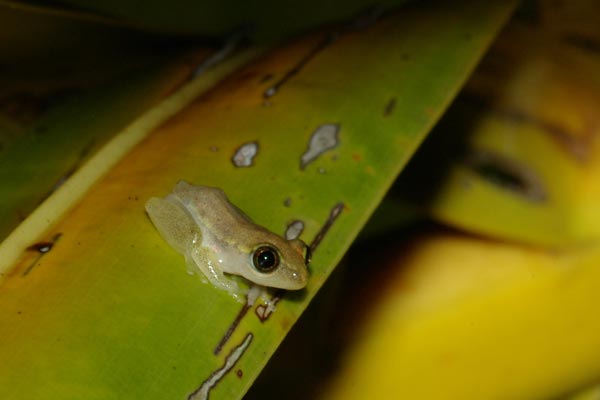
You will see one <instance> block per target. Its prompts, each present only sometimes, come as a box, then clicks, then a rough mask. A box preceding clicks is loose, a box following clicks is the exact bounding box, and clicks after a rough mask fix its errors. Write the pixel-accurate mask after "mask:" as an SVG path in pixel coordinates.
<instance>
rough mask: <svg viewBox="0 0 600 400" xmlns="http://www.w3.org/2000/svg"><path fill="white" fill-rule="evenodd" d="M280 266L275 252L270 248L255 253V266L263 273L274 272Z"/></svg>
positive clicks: (260, 249) (259, 249) (261, 248)
mask: <svg viewBox="0 0 600 400" xmlns="http://www.w3.org/2000/svg"><path fill="white" fill-rule="evenodd" d="M278 264H279V260H278V256H277V253H276V252H275V250H273V249H272V248H270V247H267V246H265V247H260V248H258V249H257V250H256V251H255V252H254V266H255V267H256V269H258V270H259V271H261V272H268V271H271V270H273V269H274V268H275V267H277V265H278Z"/></svg>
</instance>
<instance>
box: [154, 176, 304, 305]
mask: <svg viewBox="0 0 600 400" xmlns="http://www.w3.org/2000/svg"><path fill="white" fill-rule="evenodd" d="M146 211H147V212H148V215H149V216H150V219H151V220H152V223H153V224H154V226H155V227H156V229H157V230H158V232H159V233H160V234H161V236H162V237H163V238H164V239H165V240H166V241H167V243H169V244H170V245H171V246H172V247H173V248H174V249H175V250H176V251H177V252H179V253H181V254H183V255H184V256H185V258H186V261H187V264H188V268H190V272H192V273H193V272H195V271H196V270H197V269H199V270H200V271H202V273H203V274H204V276H205V277H206V278H207V279H208V280H209V281H210V282H211V283H212V284H213V285H214V286H216V287H218V288H220V289H223V290H227V291H228V292H229V293H231V294H232V295H233V296H234V297H235V298H236V299H238V300H240V299H241V297H242V296H241V295H243V294H246V291H245V290H242V289H240V288H239V287H238V285H237V283H236V282H235V281H234V280H233V279H231V278H230V277H229V276H227V275H226V274H232V275H238V276H242V277H244V278H246V279H247V280H249V281H250V282H252V283H255V284H257V285H261V286H266V287H272V288H278V289H288V290H298V289H302V288H304V287H305V286H306V283H307V280H308V270H307V265H308V262H309V261H310V250H309V248H308V246H306V244H305V243H304V242H302V241H301V240H299V239H294V240H286V239H284V238H282V237H280V236H278V235H276V234H275V233H273V232H270V231H268V230H267V229H265V228H263V227H261V226H259V225H256V224H255V223H254V222H252V221H251V220H250V218H248V216H246V215H245V214H244V213H243V212H242V211H241V210H240V209H238V208H237V207H236V206H234V205H233V204H231V203H230V202H229V200H228V199H227V196H226V195H225V193H224V192H223V191H222V190H221V189H219V188H214V187H209V186H200V185H198V186H195V185H191V184H189V183H187V182H185V181H179V182H178V183H177V184H176V185H175V188H174V189H173V192H172V193H170V194H168V195H167V196H166V197H165V198H164V199H161V198H157V197H153V198H151V199H150V200H148V202H147V203H146Z"/></svg>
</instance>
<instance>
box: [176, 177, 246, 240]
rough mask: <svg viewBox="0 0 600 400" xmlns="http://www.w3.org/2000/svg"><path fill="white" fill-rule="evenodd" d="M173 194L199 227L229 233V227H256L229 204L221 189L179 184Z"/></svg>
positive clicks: (182, 182) (184, 183)
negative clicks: (205, 226) (204, 226)
mask: <svg viewBox="0 0 600 400" xmlns="http://www.w3.org/2000/svg"><path fill="white" fill-rule="evenodd" d="M173 193H174V194H175V195H176V196H177V197H178V198H179V199H180V201H182V202H183V203H184V206H185V207H186V208H187V209H188V210H189V211H190V212H191V214H192V216H193V217H194V218H195V219H196V220H197V222H198V224H199V225H203V224H205V225H208V226H210V227H211V228H214V229H211V230H213V231H222V232H223V231H227V227H231V226H244V225H247V224H251V225H254V224H253V223H252V221H251V220H250V218H248V216H246V214H244V213H243V212H242V211H241V210H240V209H239V208H237V207H235V206H234V205H233V204H231V203H230V202H229V199H228V198H227V196H226V195H225V192H223V190H221V189H220V188H216V187H211V186H202V185H191V184H189V183H187V182H185V181H179V182H177V185H175V189H173Z"/></svg>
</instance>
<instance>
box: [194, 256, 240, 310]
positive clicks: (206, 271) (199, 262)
mask: <svg viewBox="0 0 600 400" xmlns="http://www.w3.org/2000/svg"><path fill="white" fill-rule="evenodd" d="M186 261H187V264H188V269H189V270H190V271H191V272H193V271H194V270H195V269H199V270H200V271H201V272H202V274H203V275H204V277H206V279H208V281H209V282H210V283H211V284H213V285H214V286H216V287H217V288H219V289H223V290H226V291H228V292H229V293H231V294H232V295H233V296H234V297H235V298H236V299H237V300H241V299H242V297H243V295H245V294H246V291H245V290H243V289H241V288H240V287H239V286H238V284H237V282H236V281H234V280H233V279H231V278H229V277H228V276H227V275H225V274H224V273H223V271H222V270H221V268H220V266H219V265H215V263H216V261H214V260H212V259H211V258H210V257H207V256H206V255H205V253H203V252H200V251H193V252H192V254H191V257H190V259H188V260H186Z"/></svg>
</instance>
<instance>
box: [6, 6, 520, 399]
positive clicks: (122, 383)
mask: <svg viewBox="0 0 600 400" xmlns="http://www.w3.org/2000/svg"><path fill="white" fill-rule="evenodd" d="M466 4H468V7H467V6H462V7H461V6H457V5H456V4H453V5H452V6H445V5H436V7H433V8H432V7H418V6H413V7H410V8H406V9H402V10H400V11H399V12H398V13H396V14H394V15H390V16H387V17H386V18H384V19H382V20H381V21H379V22H377V23H375V24H373V25H370V26H367V27H364V29H362V30H356V29H342V30H339V31H337V32H332V31H327V32H320V33H319V32H318V33H315V34H313V35H310V36H308V37H306V38H303V39H300V40H298V41H296V42H294V43H290V44H289V45H287V46H285V47H282V48H280V49H276V50H273V51H271V52H270V53H268V54H266V55H264V56H263V57H261V58H260V59H257V60H255V61H253V62H251V63H249V64H247V65H245V66H244V67H242V68H239V69H238V70H237V71H236V73H235V74H233V75H231V76H230V77H229V78H227V79H225V80H224V81H223V82H221V83H220V84H219V85H218V86H216V87H215V88H213V89H212V90H210V91H208V92H207V93H205V94H203V95H202V96H199V97H197V98H195V99H193V101H191V102H190V97H189V96H188V95H181V93H179V94H176V95H174V96H173V97H172V98H170V99H168V100H167V102H166V103H164V104H163V105H162V106H161V107H164V106H165V104H166V106H168V107H172V106H173V102H175V101H176V100H177V101H179V104H187V103H188V102H189V104H188V106H187V107H186V108H185V109H184V110H182V111H181V112H179V113H178V114H177V115H175V116H174V117H173V118H172V119H170V120H169V121H168V122H167V123H165V124H163V125H162V126H160V128H159V129H156V130H154V129H155V126H156V124H148V125H145V124H143V123H140V124H138V125H136V126H137V128H138V129H139V130H140V132H137V134H139V136H138V137H142V136H143V132H148V133H150V132H151V134H150V135H149V136H147V137H146V139H144V140H143V141H141V142H140V143H139V145H138V146H137V147H135V148H134V149H133V150H132V151H131V152H130V153H129V154H127V155H126V157H124V158H123V159H122V160H121V161H120V162H119V163H117V164H116V165H115V166H114V167H112V168H111V169H110V170H109V171H108V173H107V174H106V175H105V176H104V178H102V179H101V180H100V181H98V183H97V184H95V185H94V186H93V187H91V189H90V191H89V192H88V193H87V195H86V196H85V197H84V198H83V199H82V200H81V201H80V202H79V203H77V204H76V206H75V207H74V208H73V209H72V211H71V212H70V213H68V214H67V215H66V216H65V217H64V218H62V219H60V220H59V221H58V222H57V223H56V224H54V225H52V226H51V227H50V228H49V229H48V230H46V231H44V232H43V233H42V232H40V231H39V230H38V231H36V229H40V227H42V228H43V227H44V226H45V225H44V224H43V223H40V224H39V225H36V224H35V223H33V222H32V221H34V222H35V220H36V219H44V218H46V217H52V216H53V211H52V207H50V206H48V207H45V208H44V205H42V207H41V208H40V209H38V210H36V212H35V213H34V214H32V216H31V218H30V219H29V220H28V221H26V222H25V224H23V225H22V226H26V227H24V228H21V227H20V228H19V230H18V231H19V240H13V237H12V236H11V237H9V238H8V239H7V240H6V241H5V242H4V244H3V246H0V263H2V265H0V269H1V270H3V271H5V273H7V274H8V275H7V276H6V277H5V279H4V282H3V285H2V290H1V291H0V312H1V313H2V315H3V316H4V320H3V324H6V325H5V326H10V329H4V328H3V335H2V336H3V340H2V341H1V342H0V357H1V359H2V360H3V362H2V365H1V366H0V368H1V372H0V397H5V398H11V397H20V398H35V397H49V398H61V399H77V398H82V397H85V398H86V399H111V398H115V399H117V398H144V399H152V398H156V399H164V398H186V397H187V396H189V395H191V394H192V393H201V391H202V390H203V389H208V388H210V389H211V391H210V396H211V398H212V399H216V398H227V399H231V398H240V397H241V396H242V395H243V393H244V392H245V391H246V390H247V388H248V387H249V385H251V383H252V381H253V380H254V379H255V378H256V376H257V374H258V373H259V372H260V370H261V369H262V367H263V366H264V365H265V363H266V361H267V359H268V357H269V356H270V355H271V354H272V353H273V352H274V351H275V349H276V347H277V346H278V344H279V343H280V342H281V340H282V339H283V337H284V336H285V334H286V333H287V332H288V330H289V329H290V327H291V326H292V325H293V324H294V322H295V321H296V319H297V318H298V317H299V315H300V314H301V312H302V311H303V310H304V309H305V308H306V306H307V304H308V302H309V301H310V299H311V298H312V297H313V296H314V294H315V293H316V291H317V290H318V289H319V288H320V286H321V285H322V284H323V282H324V281H325V279H326V278H327V277H328V275H329V274H330V273H331V271H332V270H333V268H334V267H335V265H336V264H337V262H338V261H339V260H340V258H341V257H342V255H343V254H344V252H345V251H346V249H347V248H348V246H349V245H350V244H351V242H352V241H353V240H354V238H355V237H356V235H357V234H358V232H359V230H360V229H361V227H362V226H363V225H364V223H365V221H366V220H367V219H368V217H369V215H370V214H371V212H372V211H373V209H374V208H375V207H376V206H377V204H378V203H379V201H380V200H381V198H382V196H383V195H384V193H385V192H386V190H387V189H388V187H389V186H390V184H391V183H392V182H393V180H394V179H395V177H396V175H397V174H398V173H399V172H400V170H401V169H402V167H403V166H404V165H405V164H406V162H407V160H408V158H409V157H410V156H411V154H412V153H413V152H414V150H415V149H416V148H417V146H418V145H419V143H420V142H421V141H422V140H423V138H424V137H425V135H426V134H427V132H428V131H429V129H430V128H431V127H432V126H433V124H434V123H435V122H436V120H437V119H438V118H439V116H440V115H441V114H442V112H443V111H444V109H445V108H446V107H447V106H448V104H449V102H450V101H451V100H452V98H453V96H454V95H455V93H456V92H457V91H458V90H459V88H460V86H461V85H462V83H463V82H464V80H465V79H466V78H467V77H468V75H469V73H470V72H471V70H472V69H473V67H474V65H475V63H476V62H477V60H478V59H479V57H480V56H481V55H482V53H483V52H484V51H485V49H486V47H487V45H488V44H489V43H490V42H491V40H492V39H493V37H494V36H495V34H496V33H497V31H498V29H499V28H500V26H501V25H502V23H503V22H504V20H505V19H506V18H507V16H508V14H509V13H510V10H511V8H512V3H509V2H498V3H493V4H485V5H484V4H483V3H477V4H471V3H466ZM236 60H237V61H236ZM239 60H240V59H239V58H237V59H236V58H233V59H231V60H229V61H227V62H225V63H223V64H220V65H219V66H218V67H217V68H216V69H215V70H214V71H215V72H214V73H218V72H217V71H219V70H223V69H225V70H227V69H228V68H229V69H232V68H234V67H236V66H237V65H239V62H240V61H239ZM236 62H237V63H238V64H235V63H236ZM206 78H209V82H212V81H210V79H212V78H214V75H213V76H212V78H211V75H210V74H209V76H207V77H206ZM203 79H204V78H203V77H202V76H200V77H199V78H197V81H196V82H192V83H191V85H200V86H202V84H203V83H202V82H203ZM206 86H208V84H205V86H204V87H206ZM187 89H188V88H184V89H183V91H182V93H183V92H185V91H186V90H187ZM184 94H185V93H184ZM161 107H158V109H160V108H161ZM154 111H155V110H153V111H152V112H154ZM143 118H144V117H142V119H143ZM138 122H139V121H138ZM134 125H135V124H134ZM319 130H325V131H330V132H334V131H336V130H337V136H336V140H335V143H334V144H335V146H331V148H328V150H327V151H325V152H323V153H322V154H320V155H318V157H316V158H315V159H314V160H313V159H310V157H307V156H306V152H307V148H308V146H309V142H310V140H311V137H312V135H313V134H314V133H315V132H317V131H319ZM129 134H131V131H125V132H123V135H129ZM119 140H122V139H121V137H120V136H117V137H115V139H114V140H113V141H111V142H110V143H109V144H108V145H107V146H106V147H105V148H104V149H102V150H101V151H100V152H99V153H98V155H103V156H104V155H106V156H108V155H109V153H110V151H108V150H107V149H109V150H110V149H113V148H114V147H115V145H114V144H115V143H119ZM250 142H256V143H258V154H257V155H256V157H255V158H254V160H253V165H252V166H250V167H246V168H236V167H235V166H234V164H233V162H232V157H233V155H234V153H235V152H236V150H238V149H239V148H240V146H242V145H244V144H247V143H250ZM311 153H312V152H309V154H311ZM110 154H113V153H110ZM115 154H116V156H118V155H119V154H120V153H119V152H115V153H114V154H113V155H115ZM303 154H304V157H303ZM106 162H107V161H106V159H105V158H103V157H99V156H95V157H92V159H91V160H90V161H89V162H88V163H87V164H86V165H84V166H83V167H82V169H81V171H84V170H94V169H96V168H100V169H101V168H104V164H103V163H106ZM113 162H114V158H113V159H111V161H110V162H108V165H109V166H110V165H112V164H111V163H113ZM84 179H85V175H84V174H83V173H77V174H76V175H74V176H73V178H72V181H73V182H75V183H73V184H72V185H70V187H66V186H63V187H61V188H60V189H59V190H58V191H57V192H56V193H55V194H54V195H53V196H54V197H53V198H59V197H60V196H63V193H64V192H66V191H68V190H72V188H74V187H76V186H77V184H78V182H79V181H80V180H84ZM94 179H96V178H94ZM179 179H185V180H187V181H190V182H192V183H195V184H203V185H211V186H218V187H221V188H222V189H223V190H224V191H225V192H226V193H227V194H228V196H229V198H230V199H231V200H232V202H233V203H234V204H236V205H237V206H238V207H240V208H241V209H243V210H244V211H245V212H246V213H247V214H248V215H249V216H250V217H251V218H253V219H254V220H255V221H256V222H258V223H260V224H262V225H265V226H266V227H267V228H269V229H271V230H273V231H275V232H279V233H283V232H284V231H285V230H286V227H287V226H288V224H290V223H291V222H292V221H302V223H303V225H304V230H303V233H302V236H301V237H302V238H303V239H304V240H305V241H307V242H312V243H313V248H314V249H315V250H316V251H315V254H314V257H313V262H312V264H311V266H310V272H311V276H310V280H309V284H308V287H307V289H306V290H304V291H301V292H293V293H292V292H288V293H285V294H283V295H281V294H276V295H277V296H282V297H280V298H279V301H278V302H277V305H276V311H275V312H272V313H270V310H269V309H268V307H266V306H265V305H264V304H262V302H260V301H259V302H258V304H255V305H253V306H246V305H243V304H240V303H238V302H236V301H235V300H233V299H232V298H231V297H230V296H229V294H228V293H226V292H223V291H220V290H218V289H216V288H214V287H212V286H211V285H209V284H204V283H202V282H201V280H200V279H199V278H198V277H197V276H189V275H188V274H186V272H185V269H186V268H185V262H184V260H183V258H182V257H181V256H179V255H178V254H177V253H176V252H175V251H173V249H171V248H170V247H169V246H168V245H167V244H166V243H165V242H164V241H163V240H162V239H161V238H160V237H159V235H158V233H157V232H156V231H155V229H154V228H153V226H152V225H151V223H150V222H149V220H148V219H147V217H146V215H145V214H144V203H145V201H146V200H147V199H148V198H150V197H152V196H164V195H165V194H167V193H168V192H169V191H170V190H171V189H172V187H173V185H174V184H175V182H176V181H177V180H179ZM86 182H87V184H89V181H86ZM64 196H65V197H64V198H65V199H68V198H69V197H68V196H67V195H64ZM74 199H77V196H75V197H73V198H72V199H71V201H75V200H74ZM50 200H51V199H50ZM45 204H47V203H45ZM59 206H64V205H60V204H59ZM36 226H37V228H35V229H34V228H33V227H36ZM319 232H320V233H321V234H322V235H319ZM27 238H29V239H30V241H29V242H27V240H26V239H27ZM36 242H37V245H35V244H36ZM7 243H9V244H10V245H7ZM50 244H51V246H50ZM30 245H34V246H33V247H30V250H26V249H25V248H26V247H27V246H30ZM15 246H16V247H15ZM44 246H45V247H44ZM15 248H16V250H17V252H16V253H15V252H14V250H15ZM48 249H49V250H50V251H47V250H48ZM7 254H14V255H16V256H17V261H16V262H14V263H13V262H9V261H7V260H9V258H8V257H5V256H6V255H7ZM238 322H239V324H237V323H238ZM228 330H231V331H232V332H231V335H230V336H228V333H227V332H228ZM221 374H222V376H221ZM211 377H212V378H211ZM213 383H214V387H212V386H211V384H213ZM198 390H199V392H197V391H198ZM194 398H200V397H194Z"/></svg>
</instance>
